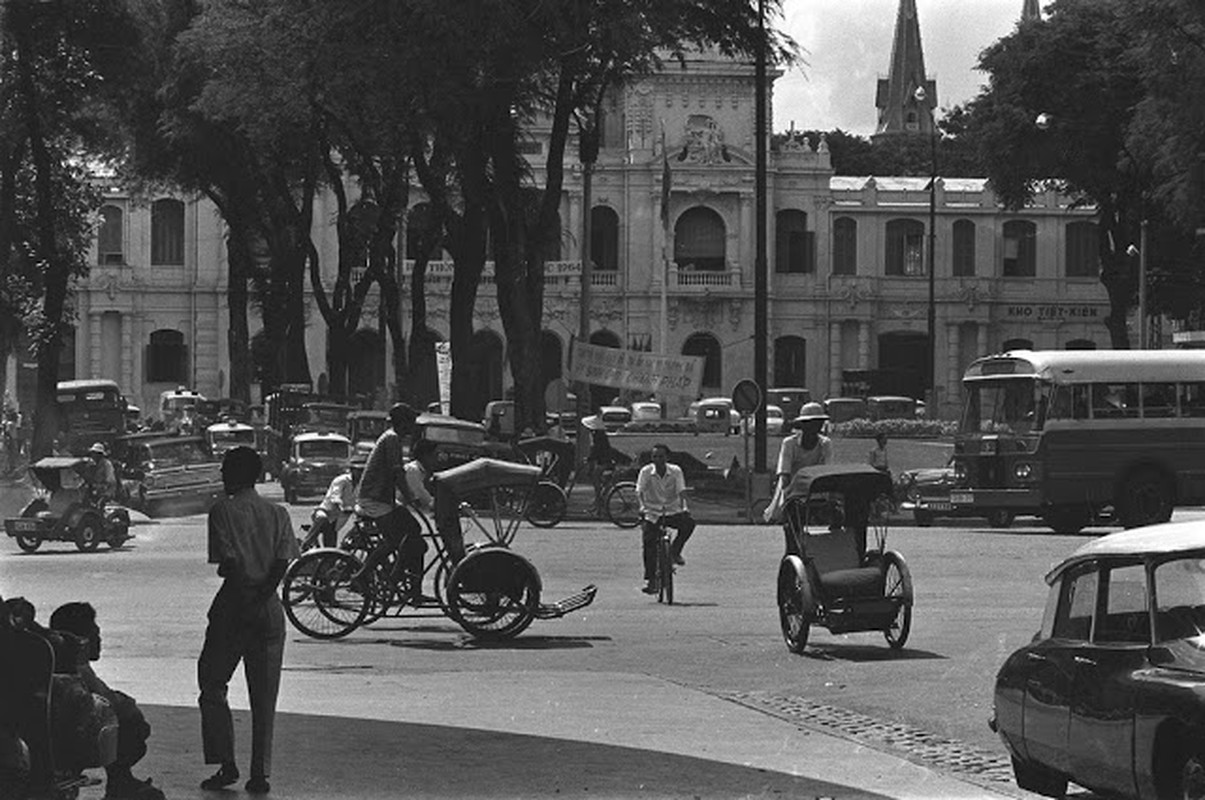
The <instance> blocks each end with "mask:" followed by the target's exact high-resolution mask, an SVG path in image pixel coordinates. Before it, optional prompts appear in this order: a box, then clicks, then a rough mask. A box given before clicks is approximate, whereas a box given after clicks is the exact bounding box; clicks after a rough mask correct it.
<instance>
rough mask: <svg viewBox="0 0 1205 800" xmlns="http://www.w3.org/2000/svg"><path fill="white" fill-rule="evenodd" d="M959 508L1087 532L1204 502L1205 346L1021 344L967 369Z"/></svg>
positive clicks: (955, 494) (955, 496) (958, 440)
mask: <svg viewBox="0 0 1205 800" xmlns="http://www.w3.org/2000/svg"><path fill="white" fill-rule="evenodd" d="M963 395H964V400H963V409H962V418H961V421H960V423H959V427H958V433H957V435H956V437H955V441H954V470H955V472H954V488H953V490H952V491H951V494H950V501H951V504H952V505H953V506H955V507H956V508H958V509H960V510H962V511H966V512H970V511H972V509H973V510H974V511H975V512H976V513H983V514H986V513H988V512H991V511H993V510H1007V511H1009V512H1011V513H1013V514H1033V515H1037V516H1040V517H1042V518H1043V519H1044V520H1045V522H1046V524H1048V525H1049V526H1050V527H1052V528H1054V529H1055V530H1056V531H1060V532H1066V533H1076V532H1078V531H1080V530H1082V529H1083V528H1085V527H1087V526H1088V525H1089V524H1090V523H1091V522H1092V521H1093V520H1094V519H1096V518H1097V517H1098V516H1099V515H1100V514H1101V513H1102V512H1103V511H1105V510H1106V509H1111V510H1112V513H1113V516H1114V518H1115V519H1116V520H1117V521H1118V522H1119V523H1121V524H1122V525H1125V526H1126V527H1135V526H1138V525H1146V524H1150V523H1154V522H1162V521H1166V520H1167V519H1169V518H1170V517H1171V514H1172V510H1173V509H1174V508H1175V507H1176V506H1177V505H1194V504H1200V503H1202V502H1205V350H1057V351H1056V350H1050V351H1037V350H1034V351H1030V350H1015V351H1011V352H1007V353H1002V354H999V355H993V356H987V357H985V358H980V359H978V360H976V361H975V362H974V363H972V364H971V366H970V367H969V368H968V369H967V372H966V375H965V376H964V377H963Z"/></svg>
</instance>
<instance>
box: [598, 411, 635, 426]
mask: <svg viewBox="0 0 1205 800" xmlns="http://www.w3.org/2000/svg"><path fill="white" fill-rule="evenodd" d="M598 418H599V419H601V420H602V422H603V425H606V426H607V432H608V433H615V432H616V431H619V430H622V429H623V426H624V425H627V424H628V423H629V422H631V421H632V409H630V408H628V407H627V406H603V407H601V408H600V409H598Z"/></svg>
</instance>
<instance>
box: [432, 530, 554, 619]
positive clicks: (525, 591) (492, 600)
mask: <svg viewBox="0 0 1205 800" xmlns="http://www.w3.org/2000/svg"><path fill="white" fill-rule="evenodd" d="M539 605H540V578H539V576H538V575H537V574H536V569H535V567H533V566H532V565H531V562H529V561H528V560H527V559H525V558H523V557H522V556H520V555H517V554H516V553H514V552H512V551H510V550H508V549H506V548H505V547H483V548H481V549H480V550H474V551H473V552H471V553H469V554H468V555H467V556H465V557H464V560H463V561H461V562H460V563H459V564H457V565H456V568H455V569H453V570H452V574H451V575H450V576H448V608H449V612H450V615H451V617H452V619H453V620H454V621H455V622H456V623H457V624H458V625H460V627H462V628H464V629H465V630H466V631H468V632H469V633H470V634H472V635H473V636H475V637H477V638H478V639H485V640H490V641H497V640H500V639H509V638H511V637H513V636H517V635H518V634H519V633H521V632H522V631H523V630H524V629H526V628H527V626H528V625H530V624H531V621H532V620H533V619H535V612H536V609H537V608H538V607H539Z"/></svg>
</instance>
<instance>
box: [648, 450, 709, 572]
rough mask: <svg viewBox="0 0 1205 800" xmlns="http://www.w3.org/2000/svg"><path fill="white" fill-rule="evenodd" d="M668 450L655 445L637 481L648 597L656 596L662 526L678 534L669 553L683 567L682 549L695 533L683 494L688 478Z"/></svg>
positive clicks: (692, 520)
mask: <svg viewBox="0 0 1205 800" xmlns="http://www.w3.org/2000/svg"><path fill="white" fill-rule="evenodd" d="M668 459H669V447H668V446H667V445H664V444H655V445H653V460H652V462H651V463H648V464H645V465H644V466H643V467H641V468H640V474H639V475H638V476H637V477H636V495H637V497H639V499H640V517H641V523H640V528H641V540H642V554H643V557H644V581H645V583H644V588H643V589H642V590H641V591H643V592H644V593H645V594H656V593H657V586H656V578H655V576H656V574H657V542H658V540H659V539H660V538H661V530H660V528H659V527H658V520H660V524H661V525H664V526H665V527H667V528H673V529H674V530H676V531H677V532H678V533H677V536H675V537H674V541H673V544H672V545H670V552H671V553H672V555H673V558H674V563H675V564H677V565H679V566H683V565H685V564H686V560H685V559H684V558H682V548H683V547H684V546H685V545H686V540H687V539H689V538H690V535H691V534H692V533H694V530H695V521H694V518H693V517H692V516H691V515H690V511H689V510H687V508H686V500H685V499H684V498H683V496H682V495H683V493H684V492H686V491H687V489H686V476H684V475H683V474H682V468H681V467H679V466H678V465H677V464H671V463H669V460H668Z"/></svg>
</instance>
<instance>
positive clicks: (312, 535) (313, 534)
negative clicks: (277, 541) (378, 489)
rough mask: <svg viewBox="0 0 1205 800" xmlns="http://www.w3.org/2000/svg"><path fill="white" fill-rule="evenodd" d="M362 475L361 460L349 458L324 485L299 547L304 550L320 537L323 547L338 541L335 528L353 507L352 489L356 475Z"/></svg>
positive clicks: (333, 545) (358, 477)
mask: <svg viewBox="0 0 1205 800" xmlns="http://www.w3.org/2000/svg"><path fill="white" fill-rule="evenodd" d="M363 475H364V462H363V461H353V462H351V464H350V465H349V466H348V469H347V472H344V473H343V474H341V475H336V476H335V479H334V480H332V481H331V485H330V486H329V487H327V490H326V495H325V496H324V497H323V498H322V502H321V503H319V504H318V507H317V508H315V509H314V518H313V521H312V522H311V524H310V532H309V535H307V536H306V537H305V541H303V542H302V543H301V549H302V550H308V549H310V548H311V547H313V546H314V545H315V544H316V543H317V542H319V541H321V542H322V546H323V547H335V546H336V545H338V543H339V532H340V531H341V530H343V527H344V526H345V525H346V524H347V521H348V520H349V519H351V515H352V512H353V511H354V510H355V508H356V489H357V488H358V487H359V485H360V478H361V477H362V476H363Z"/></svg>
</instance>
